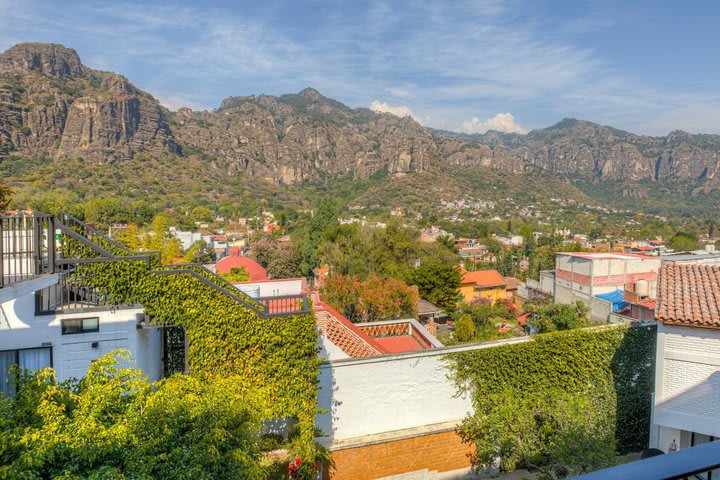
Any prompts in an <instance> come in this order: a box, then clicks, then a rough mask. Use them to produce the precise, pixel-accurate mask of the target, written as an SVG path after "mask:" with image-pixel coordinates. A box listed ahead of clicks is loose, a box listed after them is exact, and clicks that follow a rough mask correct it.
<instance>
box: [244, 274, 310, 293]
mask: <svg viewBox="0 0 720 480" xmlns="http://www.w3.org/2000/svg"><path fill="white" fill-rule="evenodd" d="M234 285H235V288H237V289H238V290H241V291H243V292H245V293H247V294H248V295H250V296H253V297H277V296H282V295H300V294H301V293H302V292H303V289H304V288H305V285H304V279H302V278H288V279H282V280H270V281H266V282H242V283H236V284H234Z"/></svg>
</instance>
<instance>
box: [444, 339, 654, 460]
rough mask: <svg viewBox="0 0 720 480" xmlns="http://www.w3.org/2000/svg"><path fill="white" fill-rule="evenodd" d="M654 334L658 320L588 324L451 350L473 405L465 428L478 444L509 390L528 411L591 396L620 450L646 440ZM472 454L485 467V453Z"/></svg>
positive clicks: (457, 378) (631, 448)
mask: <svg viewBox="0 0 720 480" xmlns="http://www.w3.org/2000/svg"><path fill="white" fill-rule="evenodd" d="M655 336H656V328H655V327H654V326H634V327H628V326H619V327H596V328H585V329H576V330H569V331H562V332H554V333H548V334H543V335H537V336H535V337H533V340H532V341H529V342H527V343H518V344H509V345H503V346H498V347H493V348H486V349H481V350H473V351H465V352H460V353H456V354H452V355H450V356H449V361H450V366H451V371H452V375H453V378H454V380H455V382H456V384H457V386H458V388H459V389H460V391H461V392H462V393H468V394H469V395H470V396H471V399H472V403H473V408H474V412H473V413H472V414H471V415H470V416H469V417H468V418H466V419H465V421H464V423H463V425H462V427H461V432H460V433H461V435H462V436H463V437H464V438H465V439H466V440H468V441H472V442H473V443H475V444H476V446H477V445H478V444H477V442H482V441H486V440H487V438H494V437H493V434H492V433H490V434H489V435H488V434H487V432H488V425H489V423H490V422H489V420H488V419H489V418H490V417H491V416H493V415H495V412H496V411H497V404H498V398H501V399H502V398H503V397H507V396H510V397H512V399H513V401H517V402H520V404H523V405H529V406H530V408H531V410H532V408H535V409H543V408H545V409H546V410H547V409H548V408H550V409H552V407H548V405H553V401H552V396H553V395H554V396H556V397H557V403H558V404H560V403H563V402H564V403H567V401H566V400H567V399H573V398H583V399H587V402H586V404H589V405H592V406H593V407H592V408H593V411H592V413H593V414H594V415H601V416H603V418H602V419H601V420H602V421H603V422H605V423H606V424H608V425H611V427H610V428H611V429H612V430H611V431H610V433H611V434H612V433H614V441H613V442H611V443H612V444H613V445H614V447H615V448H616V453H619V454H624V453H627V452H633V451H638V450H641V449H643V448H645V447H647V442H648V434H649V427H650V408H651V394H652V392H653V380H654V366H655ZM549 396H550V397H549ZM548 400H550V401H548ZM533 405H536V406H535V407H533ZM584 408H590V407H587V405H586V407H584ZM536 416H537V415H536ZM496 419H497V417H494V418H493V419H492V420H493V421H496ZM494 425H495V427H497V424H494ZM548 438H549V437H548ZM474 460H475V462H476V464H477V465H478V466H482V464H483V461H482V459H477V458H475V459H474ZM520 463H522V462H520Z"/></svg>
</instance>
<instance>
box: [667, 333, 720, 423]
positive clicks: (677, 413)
mask: <svg viewBox="0 0 720 480" xmlns="http://www.w3.org/2000/svg"><path fill="white" fill-rule="evenodd" d="M653 421H654V423H656V424H658V425H660V426H664V427H671V428H676V429H679V430H685V431H690V432H697V433H704V434H706V435H712V436H715V437H720V331H717V330H712V329H706V328H689V327H673V326H669V325H664V324H662V323H658V340H657V366H656V370H655V409H654V415H653Z"/></svg>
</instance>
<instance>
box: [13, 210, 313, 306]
mask: <svg viewBox="0 0 720 480" xmlns="http://www.w3.org/2000/svg"><path fill="white" fill-rule="evenodd" d="M0 219H1V220H2V223H0V233H2V242H0V254H1V255H0V256H1V257H2V266H1V268H2V272H1V273H2V275H1V276H0V277H1V278H2V284H0V287H2V286H5V285H9V284H11V283H15V282H18V281H22V280H26V279H30V278H33V277H35V276H38V275H42V274H45V273H59V274H60V275H59V281H58V284H57V285H53V286H51V287H48V288H45V289H43V290H41V291H40V292H38V294H37V295H36V310H37V312H38V313H41V314H42V313H50V312H53V311H58V310H60V309H62V308H91V307H99V306H108V305H110V306H113V305H114V306H118V305H121V304H123V302H122V299H116V298H109V297H108V296H107V295H106V294H104V293H103V292H102V291H100V290H98V289H97V288H95V287H92V286H90V285H92V279H81V278H78V276H77V275H78V273H77V272H78V270H76V267H78V266H79V265H83V264H89V263H105V262H112V261H143V262H145V263H146V265H147V266H148V268H151V269H152V268H154V270H150V271H151V273H154V274H158V275H170V274H175V275H177V274H186V275H190V276H192V277H194V278H196V279H198V280H200V281H201V282H203V283H204V284H206V285H208V286H209V287H211V288H213V289H214V290H216V291H218V292H219V293H222V294H223V295H225V296H226V297H228V298H230V299H232V300H234V301H235V302H237V303H240V304H241V305H243V306H245V307H247V308H249V309H251V310H253V311H254V312H255V313H256V314H257V315H258V316H260V317H263V318H269V317H279V316H287V315H297V314H305V313H309V311H310V308H309V304H308V299H307V295H289V296H279V297H265V298H259V299H254V298H252V297H251V296H249V295H247V294H246V293H245V292H243V291H241V290H239V289H237V288H235V286H234V285H233V284H232V283H230V282H228V281H227V280H225V279H224V278H222V277H220V276H219V275H216V274H215V273H213V272H211V271H210V270H208V269H207V268H205V267H204V266H202V265H199V264H194V263H193V264H179V265H162V264H161V262H160V253H159V252H154V251H150V252H133V251H132V250H130V249H128V248H127V247H125V246H123V245H121V244H120V243H118V242H116V241H115V240H113V239H111V238H110V237H108V236H106V235H104V234H102V233H100V232H99V231H97V230H96V229H94V228H92V227H90V226H89V225H87V224H85V223H83V222H82V221H80V220H78V219H77V218H75V217H73V216H72V215H69V214H66V213H63V214H61V215H59V216H58V217H57V218H55V217H53V216H50V215H43V214H35V215H17V216H3V217H0ZM56 229H57V237H56ZM72 241H75V242H77V243H75V244H73V243H72ZM56 242H57V246H56ZM78 243H79V244H80V245H82V247H84V250H83V249H82V248H81V250H80V251H79V250H78V249H77V244H78ZM73 245H74V246H73ZM81 251H82V253H81ZM89 252H91V253H90V255H91V256H87V255H88V253H89Z"/></svg>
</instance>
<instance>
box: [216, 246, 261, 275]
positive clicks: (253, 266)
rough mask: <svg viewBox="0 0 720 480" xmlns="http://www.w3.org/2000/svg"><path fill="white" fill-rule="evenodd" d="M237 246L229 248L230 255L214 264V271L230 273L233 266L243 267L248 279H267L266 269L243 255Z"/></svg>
mask: <svg viewBox="0 0 720 480" xmlns="http://www.w3.org/2000/svg"><path fill="white" fill-rule="evenodd" d="M241 253H242V252H241V251H240V249H239V248H238V247H232V248H231V249H230V255H229V256H227V257H223V258H221V259H220V260H218V262H217V263H216V264H215V272H216V273H217V274H218V275H220V274H223V273H230V270H231V269H233V268H244V269H245V270H247V272H248V274H249V275H250V281H253V282H255V281H259V280H268V279H269V278H270V277H269V276H268V274H267V271H265V269H264V268H263V267H262V266H261V265H260V264H259V263H257V262H256V261H255V260H253V259H252V258H248V257H244V256H242V254H241Z"/></svg>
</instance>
